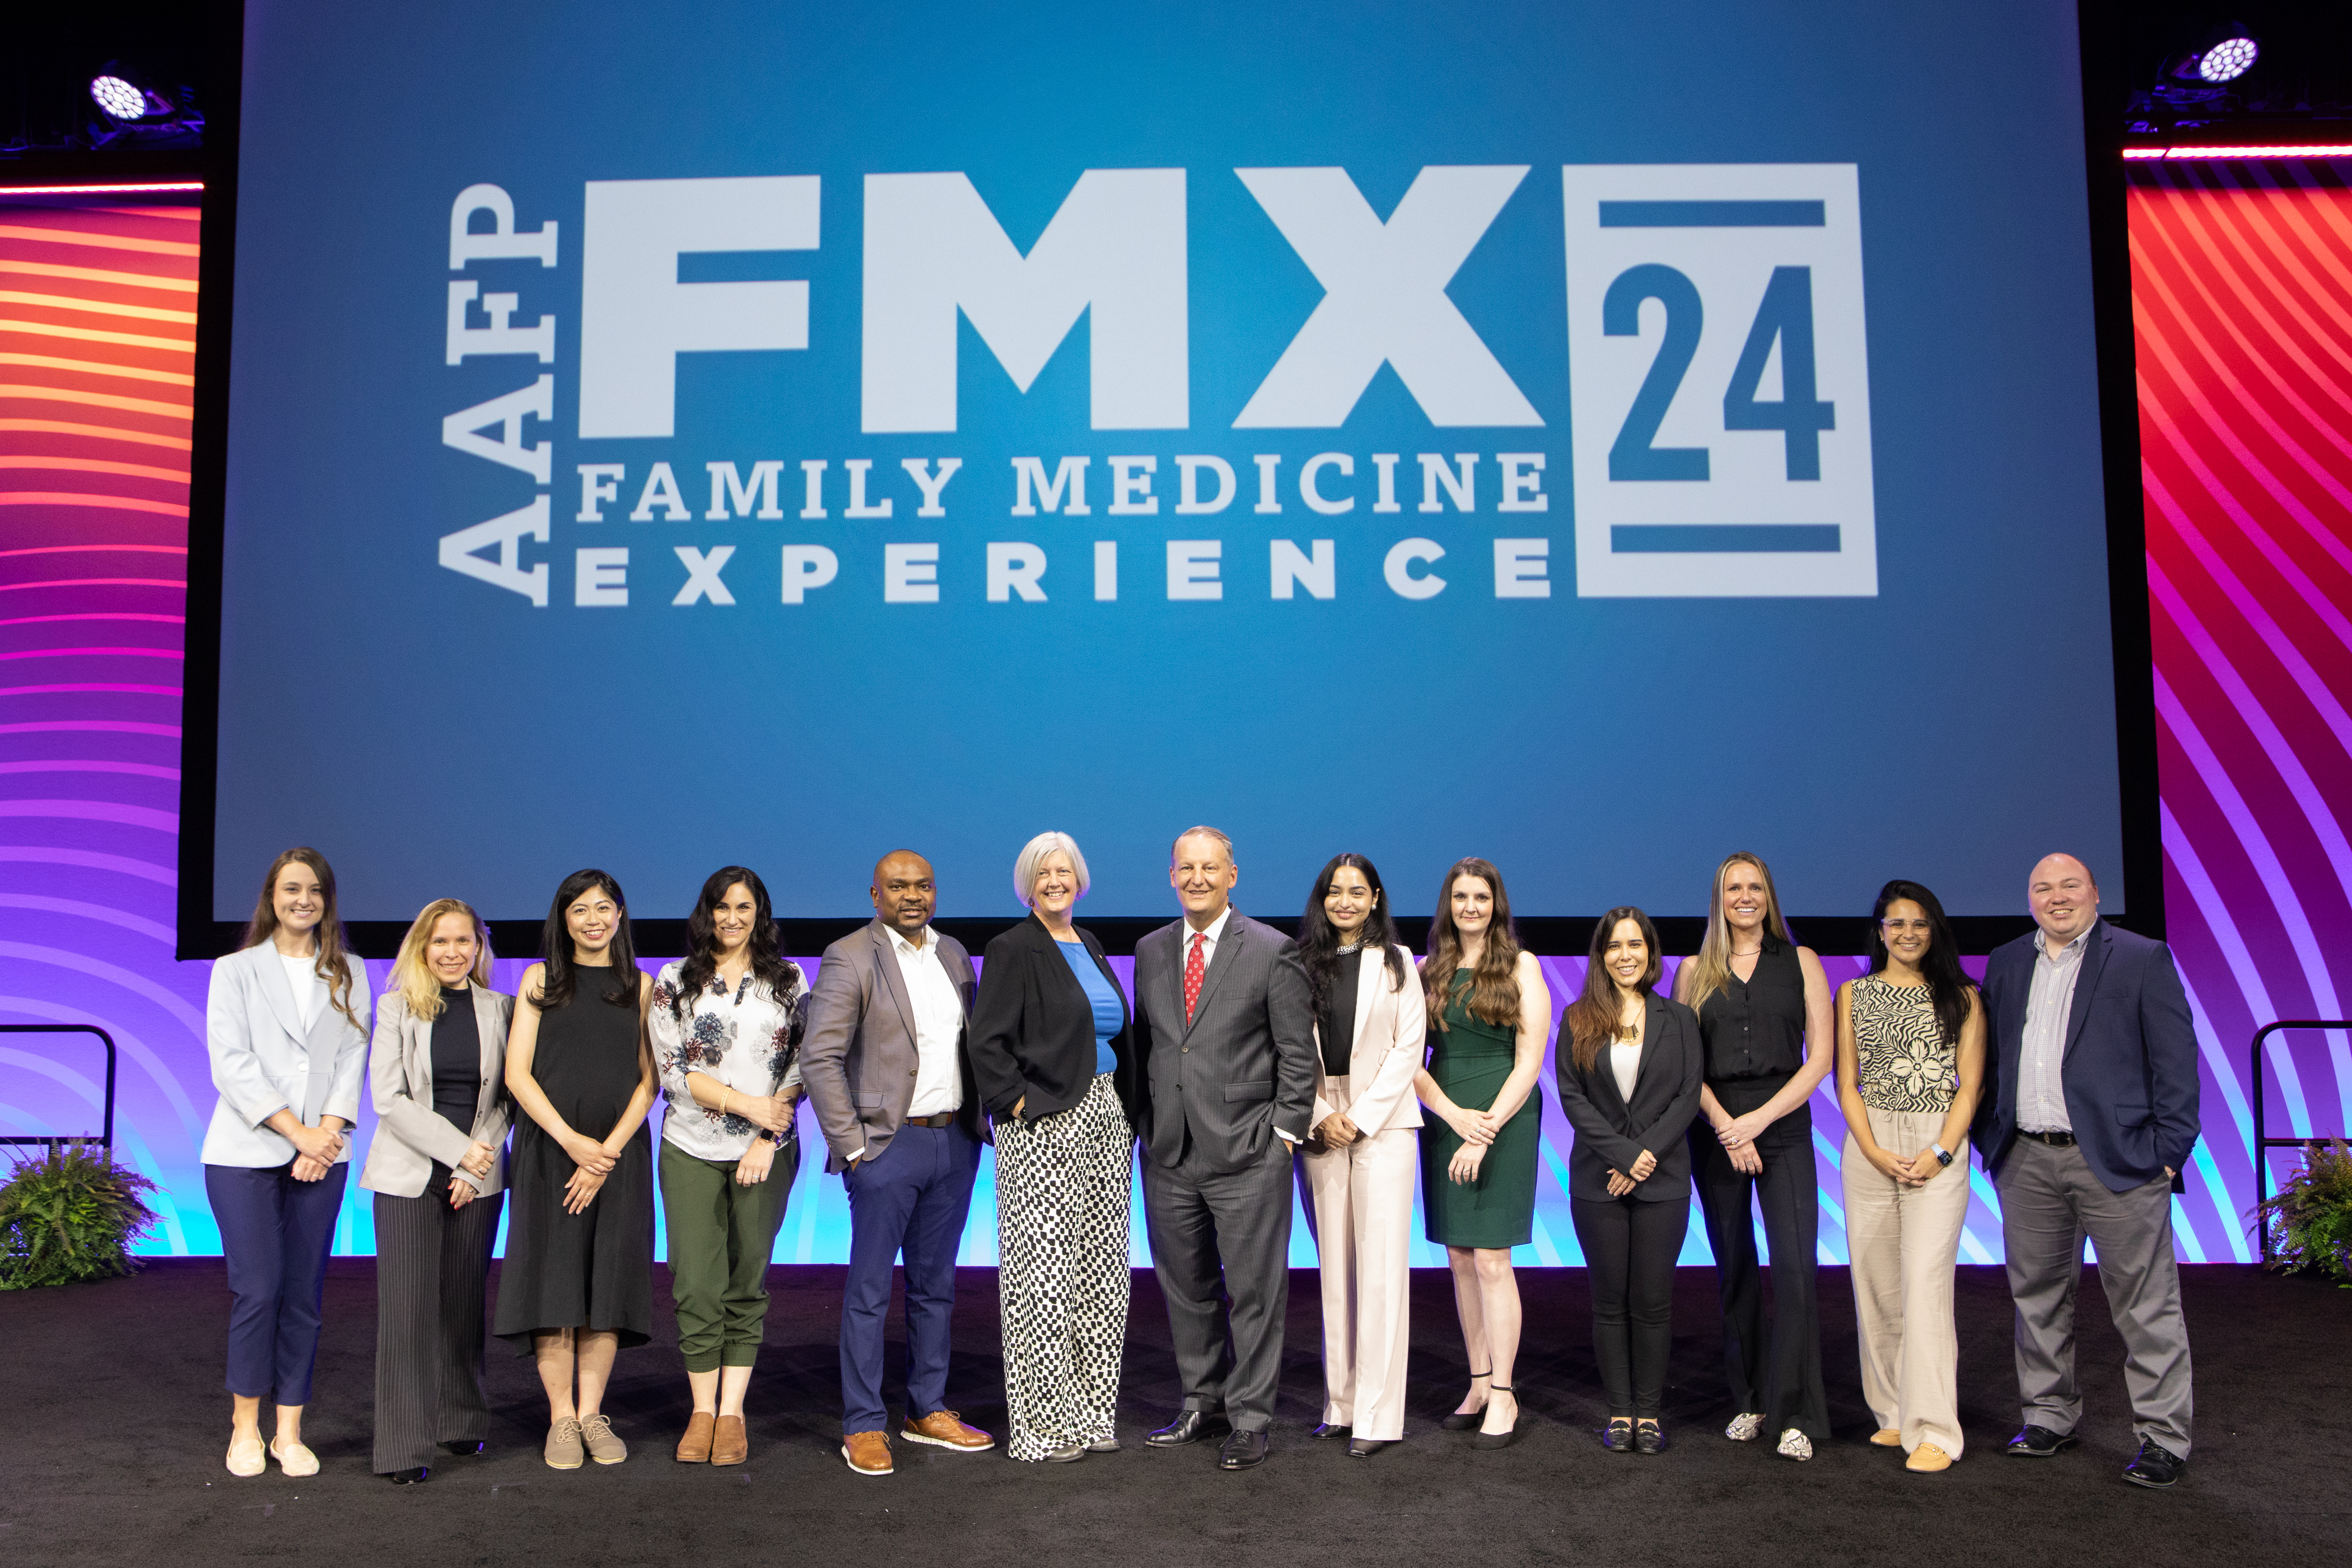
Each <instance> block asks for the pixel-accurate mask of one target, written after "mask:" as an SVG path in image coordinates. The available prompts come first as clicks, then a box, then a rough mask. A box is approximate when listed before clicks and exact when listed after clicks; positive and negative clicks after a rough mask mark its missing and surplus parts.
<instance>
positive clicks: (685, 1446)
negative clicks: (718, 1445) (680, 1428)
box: [677, 1410, 718, 1465]
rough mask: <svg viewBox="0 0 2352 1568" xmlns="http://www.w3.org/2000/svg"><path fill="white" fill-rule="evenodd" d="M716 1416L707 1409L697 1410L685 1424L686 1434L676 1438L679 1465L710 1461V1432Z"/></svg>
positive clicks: (699, 1463)
mask: <svg viewBox="0 0 2352 1568" xmlns="http://www.w3.org/2000/svg"><path fill="white" fill-rule="evenodd" d="M717 1421H718V1418H717V1417H716V1416H714V1415H711V1413H710V1412H709V1411H708V1410H698V1411H696V1412H695V1413H694V1416H693V1418H692V1419H691V1420H689V1421H688V1422H687V1424H686V1436H683V1437H680V1438H679V1439H678V1440H677V1462H678V1463H679V1464H681V1465H707V1464H709V1462H710V1433H711V1430H712V1428H713V1427H714V1426H716V1425H717Z"/></svg>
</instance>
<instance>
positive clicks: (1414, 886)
mask: <svg viewBox="0 0 2352 1568" xmlns="http://www.w3.org/2000/svg"><path fill="white" fill-rule="evenodd" d="M2075 26H2076V24H2075V17H2074V6H2073V5H2069V4H2056V3H2052V0H1981V3H1978V4H1972V5H1964V6H1961V5H1954V6H1932V7H1931V6H1889V5H1864V4H1846V5H1808V6H1802V7H1790V6H1781V5H1774V6H1764V5H1748V4H1739V3H1736V0H1713V3H1709V0H1691V3H1687V4H1680V5H1631V6H1629V5H1614V4H1610V5H1602V4H1590V5H1587V4H1525V5H1513V4H1483V5H1482V4H1463V5H1445V6H1432V5H1388V4H1364V3H1362V0H1349V3H1346V4H1339V3H1336V0H1333V3H1320V0H1307V3H1300V4H1289V5H1265V4H1263V3H1258V4H1250V5H1222V4H1197V3H1195V4H1185V5H1117V6H1110V5H1102V6H1094V5H1054V4H1031V5H893V4H867V5H858V6H838V5H833V6H823V5H798V4H774V3H772V0H771V3H761V4H725V3H698V4H695V5H680V6H669V7H646V6H643V5H617V4H605V3H601V0H572V3H568V4H566V5H561V6H557V5H514V4H499V3H496V0H485V3H478V4H474V5H466V6H461V7H450V6H444V5H386V6H377V7H362V8H352V7H320V6H317V5H293V4H285V3H281V0H253V3H251V4H249V5H247V7H246V33H245V78H244V86H243V99H242V110H241V115H242V122H241V129H240V132H239V143H238V155H237V160H236V181H235V191H234V197H235V204H236V205H235V214H236V230H235V232H236V247H235V277H234V291H233V299H232V300H231V301H229V304H230V306H231V307H232V309H233V316H232V321H233V327H232V336H231V341H230V345H229V361H228V365H229V373H230V374H229V382H228V393H227V396H228V406H227V415H226V452H225V473H226V486H225V492H224V494H223V498H222V505H223V513H222V557H221V594H220V604H219V611H220V625H221V641H220V658H221V665H220V679H219V684H218V699H219V700H218V710H217V731H216V735H215V741H216V753H215V754H216V767H215V771H214V773H213V777H212V784H213V804H214V816H213V820H212V821H211V822H209V823H205V822H201V821H192V822H190V823H189V824H188V825H187V828H186V830H187V832H188V833H190V834H191V835H199V834H203V833H205V832H207V831H208V832H209V833H210V834H211V835H212V848H213V854H212V857H211V864H212V868H213V875H212V883H211V889H210V894H209V897H210V903H211V914H212V916H213V918H215V919H216V920H223V921H226V920H233V919H236V918H240V917H241V916H242V915H243V914H244V913H245V912H247V910H249V909H250V907H251V900H252V897H253V886H254V884H255V880H256V879H257V877H258V875H259V872H260V870H261V868H263V867H264V866H265V865H266V864H267V863H268V858H269V857H270V856H271V855H272V854H273V853H275V852H276V851H277V850H278V849H280V848H282V847H285V846H287V845H289V844H293V843H309V844H313V845H316V846H318V847H320V848H322V849H324V850H325V851H326V852H327V853H328V855H329V856H330V857H331V858H332V860H333V861H334V864H335V866H336V868H337V870H338V872H339V874H340V879H341V889H342V900H343V902H342V911H343V913H344V915H345V916H346V917H347V918H351V919H354V920H373V921H404V920H405V919H406V918H407V917H408V916H409V915H411V914H412V913H413V912H414V911H415V910H416V909H418V908H419V907H420V906H421V905H423V904H424V903H425V902H426V901H427V900H430V899H433V898H436V897H440V896H445V895H455V896H459V897H463V898H465V899H467V900H469V901H471V902H472V903H474V904H475V905H476V906H477V907H478V908H479V909H481V910H484V911H485V912H486V913H488V914H490V915H493V916H508V917H518V918H519V917H524V916H529V915H530V914H533V913H535V912H536V911H538V910H543V909H544V908H545V906H546V900H547V898H548V895H549V893H550V891H551V889H552V888H553V886H554V884H555V883H556V881H557V880H558V879H560V878H561V877H562V875H563V874H564V873H566V872H568V871H570V870H572V869H573V868H576V867H579V866H583V865H590V864H593V865H600V866H604V867H605V868H609V869H611V870H612V871H614V873H616V874H617V875H618V876H619V877H620V878H621V879H623V881H624V882H625V885H626V886H627V888H628V889H629V891H630V896H631V902H632V907H633V910H635V912H637V913H640V914H648V915H650V914H664V915H682V914H683V913H684V912H685V910H687V908H688V906H689V904H690V903H691V901H692V899H693V895H694V892H695V890H696V889H697V888H698V886H699V884H700V882H701V879H702V878H703V877H704V875H705V874H706V873H707V872H709V870H710V869H711V868H715V867H717V866H719V865H722V864H727V863H730V862H742V863H745V864H749V865H751V866H753V867H755V868H760V869H761V872H762V874H763V875H764V877H765V878H766V879H767V881H768V884H769V886H770V888H771V889H772V890H773V892H774V895H775V899H776V902H777V910H778V913H779V914H781V915H785V916H793V917H805V918H824V917H835V916H845V915H851V914H855V913H856V912H858V911H860V910H863V908H864V904H865V899H864V893H865V889H866V883H867V880H868V876H867V873H868V870H869V868H871V866H872V865H873V863H874V860H875V858H876V856H877V853H879V852H880V851H882V850H885V849H887V848H890V847H895V846H898V845H908V846H912V847H916V848H918V849H919V850H921V851H923V852H924V853H925V854H927V855H928V856H929V858H930V859H931V860H932V861H933V862H934V864H935V865H936V866H937V868H938V870H939V876H940V885H941V888H942V902H941V912H942V913H943V914H948V913H952V914H958V915H990V914H1009V913H1016V912H1018V906H1017V904H1016V903H1015V902H1014V900H1013V890H1012V888H1011V882H1010V878H1009V876H1008V872H1009V869H1010V867H1011V864H1012V861H1013V855H1014V853H1015V851H1016V850H1017V849H1018V848H1019V847H1020V846H1021V845H1022V844H1023V843H1024V841H1025V840H1026V839H1028V838H1029V837H1031V836H1032V835H1033V834H1034V833H1036V832H1037V831H1039V830H1041V829H1044V828H1048V827H1054V828H1062V829H1066V830H1067V831H1069V832H1071V833H1074V834H1075V835H1076V837H1077V838H1078V840H1079V841H1080V843H1081V844H1082V845H1084V846H1085V847H1086V849H1087V855H1088V858H1089V861H1090V864H1091V869H1092V875H1093V882H1094V887H1093V891H1092V893H1091V896H1090V897H1089V899H1088V900H1087V904H1086V905H1085V906H1084V910H1085V912H1086V913H1087V914H1088V915H1092V916H1097V917H1100V916H1127V917H1139V916H1147V915H1154V914H1158V913H1160V912H1162V911H1167V912H1170V913H1172V912H1173V906H1172V902H1171V898H1170V895H1169V893H1168V890H1167V885H1166V854H1167V847H1168V844H1169V841H1170V839H1171V837H1172V835H1173V834H1174V833H1175V831H1176V830H1178V829H1180V828H1182V827H1184V826H1188V825H1190V824H1192V823H1195V822H1202V821H1206V822H1211V823H1213V824H1216V825H1217V826H1222V827H1223V828H1225V829H1226V830H1227V831H1229V832H1230V833H1232V834H1233V836H1234V838H1235V840H1236V843H1237V846H1238V859H1239V861H1240V863H1241V865H1242V867H1243V870H1244V875H1243V882H1242V887H1241V889H1240V892H1239V895H1238V896H1239V897H1240V899H1241V900H1242V901H1243V902H1244V905H1245V906H1246V907H1249V908H1251V909H1253V910H1256V911H1259V912H1268V913H1281V912H1286V911H1288V910H1295V909H1297V907H1298V905H1299V903H1300V902H1301V900H1302V899H1303V897H1304V895H1305V893H1306V890H1307V885H1308V882H1309V880H1310V879H1311V878H1312V876H1313V873H1314V871H1315V869H1316V868H1318V866H1319V865H1320V864H1321V863H1322V862H1323V860H1324V859H1325V858H1327V857H1328V855H1330V854H1331V853H1332V852H1334V851H1335V850H1339V849H1342V848H1348V849H1357V850H1360V851H1363V852H1365V853H1368V854H1370V856H1372V857H1373V858H1374V859H1375V860H1377V861H1378V862H1379V863H1380V865H1381V867H1382V868H1383V870H1384V872H1385V874H1386V878H1387V880H1388V882H1389V885H1390V886H1391V888H1392V889H1396V890H1397V891H1396V901H1397V909H1398V911H1399V912H1400V913H1401V914H1407V915H1411V914H1419V913H1426V912H1427V910H1428V906H1429V903H1430V900H1431V896H1432V895H1433V893H1434V892H1435V889H1436V883H1437V880H1438V878H1439V875H1440V873H1441V872H1442V870H1443V869H1444V867H1445V866H1446V865H1447V864H1449V863H1450V862H1451V861H1453V860H1454V858H1457V857H1459V856H1462V855H1465V854H1478V855H1483V856H1486V857H1487V858H1491V859H1493V860H1495V861H1496V862H1497V863H1498V864H1499V865H1500V866H1501V867H1502V868H1503V869H1504V871H1505V872H1506V874H1507V876H1508V878H1509V879H1510V887H1511V892H1512V896H1513V901H1514V903H1515V905H1516V906H1517V910H1519V911H1520V912H1521V913H1523V914H1533V915H1568V914H1572V913H1579V912H1583V913H1591V912H1592V911H1596V910H1601V909H1603V908H1606V907H1609V906H1611V905H1613V904H1618V903H1624V902H1633V903H1638V904H1642V905H1643V906H1645V907H1647V908H1649V909H1651V910H1654V911H1655V912H1658V913H1661V914H1667V915H1690V914H1696V913H1698V912H1701V911H1702V910H1703V909H1704V907H1705V901H1706V887H1707V877H1708V874H1709V872H1710V871H1711V869H1712V868H1713V867H1714V866H1715V864H1716V862H1717V859H1718V858H1720V857H1721V855H1722V854H1723V853H1724V852H1726V851H1727V850H1728V849H1732V848H1742V847H1744V848H1751V849H1755V850H1759V851H1760V852H1762V853H1764V854H1765V855H1766V856H1767V857H1768V858H1769V859H1770V860H1771V862H1772V864H1773V867H1774V869H1775V872H1776V874H1777V876H1778V878H1779V881H1780V891H1781V895H1782V899H1783V901H1784V903H1785V904H1786V905H1787V906H1788V907H1789V908H1790V909H1791V910H1800V911H1803V910H1819V911H1840V912H1852V913H1856V914H1858V913H1860V912H1861V911H1863V910H1867V909H1868V907H1869V901H1870V899H1871V896H1872V894H1873V893H1874V891H1875V889H1877V887H1878V886H1879V885H1880V883H1881V882H1883V881H1884V880H1885V879H1886V878H1888V877H1890V876H1895V875H1902V876H1907V877H1913V878H1916V879H1920V880H1923V881H1926V882H1927V883H1928V884H1929V885H1930V886H1932V887H1934V888H1935V889H1937V891H1938V892H1939V893H1941V895H1942V896H1943V898H1944V900H1945V901H1946V903H1947V905H1948V907H1949V908H1950V910H1952V911H1953V912H1954V913H1955V914H1956V915H1963V916H1970V915H1974V916H1992V915H2008V914H2013V913H2015V912H2016V911H2018V910H2019V909H2020V907H2021V902H2022V899H2021V888H2022V883H2023V879H2024V873H2025V870H2026V868H2027V867H2028V866H2030V864H2031V863H2032V860H2033V858H2035V857H2036V856H2037V855H2039V854H2041V853H2042V852H2043V851H2045V850H2047V849H2049V848H2053V847H2067V848H2070V849H2073V850H2074V851H2076V852H2078V853H2080V854H2082V855H2083V856H2084V858H2086V859H2088V860H2089V861H2091V862H2092V863H2093V864H2094V865H2095V867H2098V868H2101V869H2102V870H2105V869H2106V868H2115V869H2114V872H2113V873H2112V875H2111V876H2109V877H2107V878H2105V879H2104V880H2105V881H2106V882H2107V884H2108V885H2107V889H2106V898H2107V903H2108V907H2109V909H2110V910H2111V911H2112V910H2116V909H2119V908H2121V907H2123V906H2124V905H2125V904H2126V901H2127V892H2126V889H2125V888H2124V887H2123V886H2122V882H2123V877H2122V867H2123V864H2124V849H2123V837H2124V836H2123V831H2122V816H2121V808H2120V806H2119V800H2120V799H2121V796H2122V793H2123V791H2122V787H2121V781H2120V780H2119V776H2118V773H2119V764H2118V755H2119V751H2118V742H2117V729H2116V660H2115V654H2114V647H2113V644H2112V643H2111V628H2110V619H2109V598H2108V583H2109V561H2108V535H2107V507H2106V500H2105V493H2104V488H2103V483H2102V472H2103V467H2102V457H2101V426H2100V415H2099V404H2098V395H2097V383H2098V367H2097V353H2096V349H2095V333H2094V330H2093V315H2094V310H2093V288H2092V259H2091V255H2092V243H2091V220H2090V216H2089V208H2088V200H2087V197H2086V182H2085V174H2084V148H2083V121H2082V88H2081V81H2080V76H2079V64H2078V58H2077V47H2076V34H2075ZM217 303H218V302H217V301H212V300H208V307H210V306H212V305H215V304H217ZM192 711H194V708H193V706H192ZM201 754H202V751H201V746H200V745H199V744H192V750H191V757H192V759H193V758H195V757H198V756H200V755H201Z"/></svg>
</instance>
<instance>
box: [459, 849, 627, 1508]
mask: <svg viewBox="0 0 2352 1568" xmlns="http://www.w3.org/2000/svg"><path fill="white" fill-rule="evenodd" d="M543 950H544V951H545V952H546V953H547V958H546V960H545V961H544V962H543V963H537V964H534V965H532V966H531V967H530V969H529V970H527V971H525V972H524V974H523V977H522V984H521V985H520V987H518V988H517V989H518V992H519V994H518V995H517V996H516V998H515V1010H514V1011H515V1016H514V1033H513V1035H512V1037H510V1038H509V1041H508V1044H507V1088H508V1089H509V1091H510V1092H511V1093H512V1094H513V1095H514V1098H515V1103H516V1104H517V1105H518V1106H520V1108H521V1109H522V1110H523V1112H524V1115H523V1116H522V1117H520V1118H518V1119H517V1121H518V1125H517V1128H516V1131H515V1147H514V1157H513V1160H512V1162H511V1163H510V1165H509V1171H510V1187H511V1190H512V1192H513V1194H514V1197H513V1206H512V1209H511V1211H510V1215H509V1220H508V1229H507V1256H506V1264H505V1267H504V1268H501V1269H500V1271H499V1310H498V1320H497V1322H498V1326H497V1330H496V1331H497V1333H498V1336H499V1338H500V1339H502V1340H505V1341H507V1342H509V1343H510V1344H512V1345H513V1346H514V1347H515V1350H516V1352H517V1353H519V1354H530V1355H533V1356H535V1357H536V1358H537V1360H538V1363H539V1377H540V1382H541V1384H542V1385H543V1386H544V1387H545V1388H546V1390H547V1403H548V1414H549V1417H550V1426H549V1430H548V1435H547V1451H546V1458H547V1462H548V1464H549V1465H550V1466H551V1467H553V1468H556V1469H559V1470H572V1469H577V1468H580V1466H581V1464H582V1463H583V1461H584V1460H585V1459H588V1458H593V1459H594V1460H595V1461H596V1462H597V1463H598V1464H600V1465H617V1464H619V1463H620V1462H621V1461H622V1460H623V1459H625V1458H628V1457H629V1450H628V1447H627V1445H625V1444H624V1443H623V1442H622V1441H621V1439H620V1438H619V1437H618V1436H614V1432H613V1426H612V1423H611V1421H610V1420H609V1419H607V1418H606V1416H605V1415H604V1411H603V1405H604V1384H605V1382H606V1380H607V1379H608V1378H610V1376H611V1375H612V1371H613V1357H614V1353H615V1352H618V1351H619V1350H620V1349H621V1348H622V1347H623V1346H625V1345H628V1346H635V1345H641V1344H644V1343H645V1342H646V1339H647V1338H648V1337H649V1336H650V1335H651V1333H652V1331H653V1317H654V1304H653V1260H654V1183H653V1141H652V1138H651V1137H650V1135H649V1134H648V1133H647V1131H646V1112H647V1111H648V1110H651V1109H652V1108H653V1102H654V1093H655V1078H654V1067H653V1056H652V1053H651V1051H650V1049H649V1048H648V1047H647V1046H646V1032H645V1016H646V997H647V996H648V995H649V994H651V991H652V985H651V984H650V982H648V981H647V980H646V976H645V975H644V974H643V973H640V972H639V971H638V969H637V965H636V957H635V952H634V950H633V944H632V943H631V942H630V939H629V917H628V909H627V905H626V903H625V901H624V900H623V899H622V896H621V887H620V884H619V883H618V882H615V881H614V879H612V878H611V877H609V876H607V875H605V874H604V872H602V871H595V870H588V871H576V872H574V873H572V875H571V876H570V877H567V878H565V879H564V881H563V885H562V887H561V888H560V889H557V890H556V895H555V903H554V907H553V908H552V909H551V910H549V911H548V917H547V931H546V937H545V940H544V944H543ZM632 981H634V982H635V984H630V982H632ZM575 1379H576V1382H577V1385H578V1394H577V1395H576V1397H575V1395H574V1393H573V1386H574V1382H575Z"/></svg>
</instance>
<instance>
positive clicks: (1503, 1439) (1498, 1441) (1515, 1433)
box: [1470, 1384, 1527, 1448]
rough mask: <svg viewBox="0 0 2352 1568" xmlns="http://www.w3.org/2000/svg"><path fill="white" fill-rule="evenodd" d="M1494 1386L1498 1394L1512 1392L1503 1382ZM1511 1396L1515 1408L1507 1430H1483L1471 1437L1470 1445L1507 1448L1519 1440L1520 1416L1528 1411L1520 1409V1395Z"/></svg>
mask: <svg viewBox="0 0 2352 1568" xmlns="http://www.w3.org/2000/svg"><path fill="white" fill-rule="evenodd" d="M1492 1386H1493V1390H1494V1392H1495V1393H1496V1394H1511V1391H1510V1390H1509V1389H1507V1388H1505V1387H1504V1386H1503V1385H1502V1384H1494V1385H1492ZM1511 1398H1512V1401H1513V1405H1514V1407H1513V1409H1512V1411H1511V1425H1510V1426H1509V1427H1508V1428H1507V1429H1506V1430H1504V1431H1500V1432H1481V1433H1479V1434H1478V1435H1477V1436H1475V1437H1473V1438H1471V1439H1470V1446H1471V1447H1474V1448H1507V1447H1510V1446H1511V1445H1512V1444H1514V1443H1516V1442H1517V1441H1518V1440H1519V1418H1520V1417H1521V1416H1522V1415H1526V1414H1527V1413H1526V1412H1525V1411H1523V1410H1520V1409H1518V1408H1517V1399H1518V1395H1517V1394H1511Z"/></svg>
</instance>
